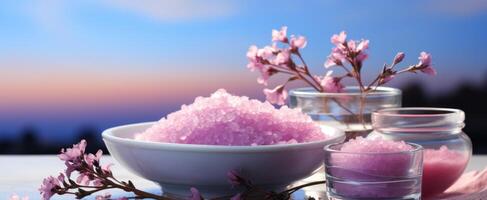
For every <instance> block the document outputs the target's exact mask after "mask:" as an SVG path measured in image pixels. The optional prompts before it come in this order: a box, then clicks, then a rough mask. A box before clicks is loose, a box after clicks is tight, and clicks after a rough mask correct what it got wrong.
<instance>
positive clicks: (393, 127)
mask: <svg viewBox="0 0 487 200" xmlns="http://www.w3.org/2000/svg"><path fill="white" fill-rule="evenodd" d="M464 120H465V113H464V112H463V111H461V110H458V109H450V108H390V109H383V110H379V111H376V112H374V113H372V126H373V128H374V131H373V132H372V133H371V134H370V135H369V136H368V138H377V137H380V138H384V139H387V140H394V141H399V140H401V141H406V142H411V143H415V144H419V145H421V146H423V148H424V159H423V165H424V166H423V177H422V182H423V183H422V195H423V197H432V196H434V195H437V194H440V193H442V192H443V191H445V190H446V189H448V187H450V186H451V185H452V184H453V183H455V181H456V180H457V179H458V178H459V177H460V176H461V175H462V173H463V171H464V170H465V168H466V166H467V164H468V161H469V160H470V157H471V155H472V143H471V141H470V138H469V137H468V136H467V135H466V134H465V133H464V132H463V131H462V128H463V127H464V126H465V124H464Z"/></svg>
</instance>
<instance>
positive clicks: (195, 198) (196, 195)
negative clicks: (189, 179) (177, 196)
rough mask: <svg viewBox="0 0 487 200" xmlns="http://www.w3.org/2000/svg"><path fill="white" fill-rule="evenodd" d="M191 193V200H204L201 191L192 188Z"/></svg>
mask: <svg viewBox="0 0 487 200" xmlns="http://www.w3.org/2000/svg"><path fill="white" fill-rule="evenodd" d="M190 191H191V197H190V198H189V200H203V197H201V194H200V191H198V189H196V188H194V187H192V188H190Z"/></svg>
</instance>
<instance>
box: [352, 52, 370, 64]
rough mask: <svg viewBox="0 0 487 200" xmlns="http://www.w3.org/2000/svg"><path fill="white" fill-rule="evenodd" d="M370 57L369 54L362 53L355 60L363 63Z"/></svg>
mask: <svg viewBox="0 0 487 200" xmlns="http://www.w3.org/2000/svg"><path fill="white" fill-rule="evenodd" d="M368 57H369V54H367V53H365V52H360V53H359V54H358V55H357V57H355V59H357V62H363V61H364V60H365V59H367V58H368Z"/></svg>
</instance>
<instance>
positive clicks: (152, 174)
mask: <svg viewBox="0 0 487 200" xmlns="http://www.w3.org/2000/svg"><path fill="white" fill-rule="evenodd" d="M152 124H153V122H149V123H138V124H129V125H124V126H118V127H114V128H110V129H107V130H105V131H104V132H103V134H102V135H103V140H104V142H105V144H106V146H107V148H108V150H109V151H110V154H111V155H112V156H113V157H114V158H115V160H117V161H118V162H119V163H120V164H121V165H123V166H124V167H126V168H127V169H129V170H130V171H132V172H133V173H135V174H137V175H139V176H141V177H143V178H145V179H148V180H151V181H154V182H156V183H159V184H160V185H161V187H162V189H163V191H164V192H165V193H169V194H171V195H174V196H180V197H182V196H184V197H187V196H188V195H189V188H190V187H195V188H198V190H199V191H200V192H201V193H202V194H203V195H204V196H205V197H215V196H220V195H227V194H233V193H235V189H234V188H232V187H231V186H230V184H229V182H228V180H227V172H229V171H230V170H236V171H238V172H239V173H240V174H241V175H242V176H244V177H246V178H247V179H249V180H251V181H252V182H253V184H255V185H260V186H262V187H264V188H266V189H283V188H284V187H286V186H288V185H289V184H291V183H293V182H294V181H297V180H300V179H303V178H306V177H308V176H310V175H311V174H313V173H314V172H315V171H316V170H317V169H319V168H320V166H322V164H323V160H324V151H323V147H324V146H325V145H327V144H331V143H336V142H341V141H343V140H344V138H345V134H344V133H343V132H342V131H340V130H338V129H335V128H331V127H323V128H324V133H325V134H326V135H327V138H328V139H327V140H326V141H317V142H309V143H299V144H282V145H265V146H216V145H195V144H175V143H160V142H148V141H138V140H134V139H133V138H134V135H135V134H136V133H140V132H142V131H144V130H145V129H147V128H148V127H150V126H151V125H152Z"/></svg>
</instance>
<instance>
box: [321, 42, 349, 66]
mask: <svg viewBox="0 0 487 200" xmlns="http://www.w3.org/2000/svg"><path fill="white" fill-rule="evenodd" d="M344 59H345V55H344V54H343V52H342V51H341V50H340V49H339V48H337V47H335V48H333V49H332V50H331V54H330V55H329V56H328V58H327V59H326V62H325V68H327V69H328V68H330V67H332V66H335V65H343V60H344Z"/></svg>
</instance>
